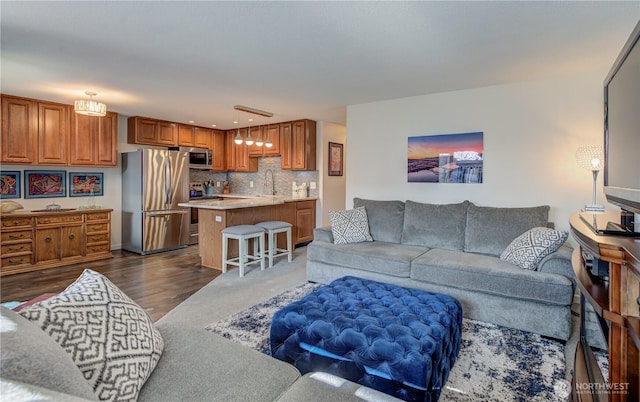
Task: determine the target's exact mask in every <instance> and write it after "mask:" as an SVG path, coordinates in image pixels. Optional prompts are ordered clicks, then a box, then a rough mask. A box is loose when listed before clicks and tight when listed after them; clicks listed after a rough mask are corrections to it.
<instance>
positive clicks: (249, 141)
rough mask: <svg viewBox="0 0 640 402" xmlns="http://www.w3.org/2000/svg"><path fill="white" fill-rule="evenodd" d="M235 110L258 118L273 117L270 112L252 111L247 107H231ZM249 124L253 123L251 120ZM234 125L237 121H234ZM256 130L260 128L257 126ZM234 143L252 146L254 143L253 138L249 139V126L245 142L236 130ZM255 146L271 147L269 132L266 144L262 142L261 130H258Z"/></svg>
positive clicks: (252, 109)
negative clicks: (255, 115)
mask: <svg viewBox="0 0 640 402" xmlns="http://www.w3.org/2000/svg"><path fill="white" fill-rule="evenodd" d="M233 108H234V109H235V110H237V111H243V112H246V113H252V114H257V115H258V116H264V117H273V113H271V112H265V111H264V110H259V109H254V108H251V107H248V106H242V105H235V106H234V107H233ZM249 121H250V122H252V121H253V119H249ZM234 123H238V122H237V121H234ZM258 128H260V126H258ZM234 142H235V143H236V144H238V145H240V144H242V143H243V142H244V143H245V144H247V145H253V144H254V141H253V138H252V137H251V126H249V128H248V133H247V139H246V140H244V141H243V140H242V136H241V135H240V129H239V128H238V133H237V134H236V137H235V139H234ZM255 144H256V145H257V146H259V147H261V146H263V145H264V146H266V147H267V148H270V147H272V146H273V143H272V142H271V140H270V139H269V131H268V130H267V141H266V143H265V142H263V141H262V129H260V130H259V131H258V138H257V141H256V142H255Z"/></svg>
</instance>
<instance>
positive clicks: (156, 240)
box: [122, 149, 189, 255]
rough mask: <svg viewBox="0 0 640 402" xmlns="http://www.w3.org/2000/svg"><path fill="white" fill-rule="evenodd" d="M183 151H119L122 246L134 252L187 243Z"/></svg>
mask: <svg viewBox="0 0 640 402" xmlns="http://www.w3.org/2000/svg"><path fill="white" fill-rule="evenodd" d="M181 202H189V159H188V155H187V152H184V151H168V150H164V149H140V150H138V151H135V152H127V153H123V154H122V248H123V249H124V250H128V251H133V252H134V253H138V254H143V255H144V254H150V253H157V252H160V251H166V250H172V249H176V248H181V247H186V246H187V245H188V244H189V208H183V207H179V206H178V203H181Z"/></svg>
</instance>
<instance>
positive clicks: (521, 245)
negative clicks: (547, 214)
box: [500, 227, 569, 270]
mask: <svg viewBox="0 0 640 402" xmlns="http://www.w3.org/2000/svg"><path fill="white" fill-rule="evenodd" d="M568 237H569V233H568V232H565V231H561V230H553V229H549V228H543V227H537V228H533V229H530V230H527V231H526V232H524V233H523V234H521V235H520V236H518V237H516V238H515V239H514V240H513V241H512V242H511V244H509V246H508V247H507V248H506V249H505V250H504V251H503V252H502V254H501V255H500V259H501V260H504V261H507V262H510V263H512V264H515V265H517V266H519V267H520V268H524V269H531V270H535V269H536V268H537V267H538V263H539V262H540V261H542V259H543V258H544V257H546V256H548V255H549V254H551V253H553V252H554V251H556V250H557V249H559V248H560V246H562V245H563V244H564V242H565V241H567V238H568Z"/></svg>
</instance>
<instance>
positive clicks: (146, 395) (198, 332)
mask: <svg viewBox="0 0 640 402" xmlns="http://www.w3.org/2000/svg"><path fill="white" fill-rule="evenodd" d="M158 330H159V331H160V333H161V334H162V337H163V338H164V340H165V350H164V352H163V354H162V357H161V358H160V361H159V362H158V367H156V369H155V370H154V371H153V373H152V374H151V377H149V380H148V381H147V383H146V384H145V385H144V387H142V391H141V392H140V398H139V399H138V402H146V401H149V402H158V401H225V402H232V401H238V402H246V401H252V402H261V401H274V400H275V399H276V398H278V396H280V395H281V394H282V393H284V392H285V390H286V389H287V388H289V387H290V386H291V384H293V383H294V382H295V381H296V380H297V379H298V378H299V377H300V373H299V372H298V370H296V368H295V367H293V366H292V365H289V364H286V363H284V362H281V361H278V360H276V359H274V358H272V357H271V356H267V355H265V354H262V353H260V352H258V351H256V350H253V349H251V348H248V347H246V346H244V345H241V344H239V343H237V342H234V341H230V340H228V339H225V338H223V337H222V336H219V335H216V334H214V333H212V332H209V331H207V330H205V329H204V328H203V327H198V328H195V327H191V326H186V325H184V324H183V323H180V322H168V321H163V322H161V323H158Z"/></svg>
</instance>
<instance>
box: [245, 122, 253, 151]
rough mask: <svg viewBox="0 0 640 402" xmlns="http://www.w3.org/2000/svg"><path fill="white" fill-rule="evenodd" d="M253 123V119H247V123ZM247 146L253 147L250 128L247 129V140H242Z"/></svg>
mask: <svg viewBox="0 0 640 402" xmlns="http://www.w3.org/2000/svg"><path fill="white" fill-rule="evenodd" d="M251 122H253V119H249V123H251ZM244 143H245V144H247V145H253V138H251V126H249V128H248V129H247V139H246V140H244Z"/></svg>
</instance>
